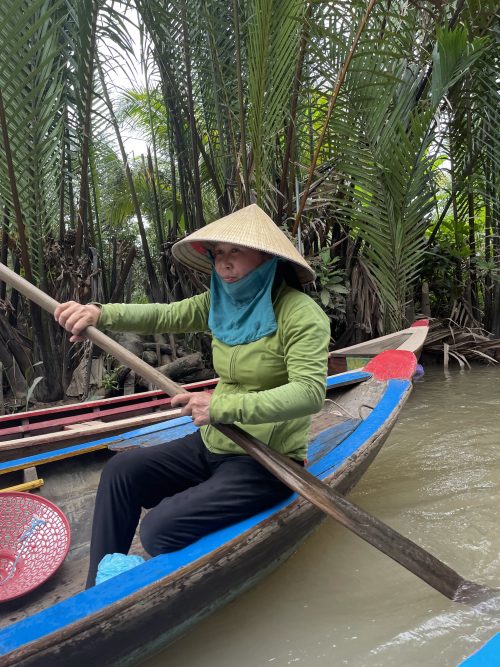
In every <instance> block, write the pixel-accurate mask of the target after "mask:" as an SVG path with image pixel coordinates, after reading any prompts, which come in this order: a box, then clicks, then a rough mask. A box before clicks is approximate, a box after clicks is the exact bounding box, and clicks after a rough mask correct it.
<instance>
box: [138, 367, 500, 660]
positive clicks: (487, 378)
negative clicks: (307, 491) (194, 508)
mask: <svg viewBox="0 0 500 667" xmlns="http://www.w3.org/2000/svg"><path fill="white" fill-rule="evenodd" d="M499 415H500V367H496V368H495V367H477V366H476V367H474V368H473V369H472V370H467V371H459V370H450V372H445V371H443V369H442V368H440V367H436V366H433V367H428V368H426V372H425V376H424V378H422V379H421V380H418V381H417V382H416V384H415V388H414V390H413V393H412V395H411V397H410V399H409V401H408V403H407V404H406V406H405V407H404V409H403V412H402V414H401V416H400V418H399V421H398V423H397V424H396V426H395V428H394V430H393V431H392V433H391V435H390V437H389V439H388V440H387V442H386V444H385V445H384V447H383V449H382V451H381V453H380V454H379V455H378V457H377V458H376V459H375V462H374V463H373V464H372V466H371V468H370V469H369V470H368V472H367V473H366V475H365V476H364V477H363V479H362V480H361V482H360V483H359V485H358V486H357V488H356V489H355V490H354V491H353V492H352V493H351V495H350V498H351V499H352V500H354V501H355V502H357V503H358V504H359V505H361V506H362V507H364V508H365V509H366V510H368V511H369V512H370V513H372V514H374V515H375V516H377V517H379V518H380V519H382V520H383V521H385V522H387V523H388V524H390V525H391V526H392V527H394V528H396V529H397V530H399V531H400V532H401V533H403V534H404V535H406V536H407V537H409V538H410V539H412V540H414V541H416V542H418V543H419V544H420V545H421V546H423V547H424V548H425V549H428V550H429V551H431V552H432V553H433V554H434V555H435V556H437V557H438V558H440V559H441V560H443V561H444V562H445V563H447V564H448V565H449V566H450V567H452V568H453V569H455V570H456V571H458V572H459V573H460V575H462V576H463V577H465V578H468V579H472V580H474V581H478V582H481V583H486V584H489V585H491V586H500V530H499V522H498V516H499V512H498V507H499V503H500V417H499ZM499 630H500V600H499V599H494V600H493V601H492V602H490V603H488V604H483V605H480V606H479V607H474V608H470V607H466V606H465V605H460V604H457V603H453V602H450V601H448V600H447V599H446V598H444V597H442V596H441V595H440V594H439V593H436V592H435V591H434V590H433V589H431V588H430V587H428V586H427V585H426V584H424V583H423V582H421V581H420V580H419V579H417V578H416V577H415V576H414V575H412V574H410V573H408V572H407V571H406V570H404V569H403V568H402V567H401V566H400V565H398V564H396V563H394V562H393V561H392V560H390V559H389V558H387V557H386V556H383V555H381V554H380V553H379V552H378V551H376V550H375V549H374V548H373V547H371V546H369V545H367V544H366V543H364V542H362V541H361V540H360V539H359V538H357V537H355V536H354V535H352V534H351V533H349V532H348V531H347V530H346V529H344V528H342V527H340V526H338V525H336V524H335V523H334V522H333V521H332V520H326V521H325V522H324V523H323V524H322V525H321V526H320V528H319V529H318V530H317V531H316V532H315V533H314V534H313V535H312V536H311V537H310V538H309V539H308V540H307V541H306V542H305V543H304V544H302V545H301V547H300V548H299V549H298V551H297V552H296V553H295V554H294V555H293V556H292V557H291V558H290V559H289V560H288V561H287V562H286V563H285V564H283V565H282V566H281V567H280V568H279V569H277V570H276V571H275V572H274V573H273V574H271V575H270V576H268V577H267V578H266V579H264V580H263V581H262V582H261V583H260V584H259V585H257V586H256V587H255V588H253V589H252V590H250V591H249V592H247V593H245V594H243V595H242V596H241V597H239V598H238V599H237V600H235V601H233V602H232V603H230V604H228V605H227V606H226V607H224V608H222V609H220V610H218V611H217V612H215V613H214V614H213V615H212V616H210V617H208V618H207V619H205V620H204V621H202V622H201V623H199V624H198V625H197V626H196V627H194V628H193V629H192V630H191V631H189V633H188V634H187V635H185V636H184V637H183V638H181V639H179V640H178V641H177V642H176V643H175V644H173V645H171V646H170V647H169V648H167V649H166V650H164V651H163V652H162V653H161V654H159V655H157V656H155V657H153V658H151V659H149V660H148V661H146V662H144V663H142V666H141V667H166V666H167V665H168V666H169V667H177V666H179V667H180V666H181V665H182V667H235V666H236V665H237V666H238V667H257V666H258V667H260V666H264V665H265V666H268V667H283V666H285V665H297V666H301V665H304V666H307V667H308V666H311V667H327V666H328V667H332V666H333V667H337V665H338V666H342V665H350V666H351V667H393V666H394V667H396V666H397V667H455V666H456V665H458V664H459V662H460V661H461V660H462V659H463V658H464V657H465V656H466V655H468V654H470V653H471V652H472V651H474V650H475V649H476V648H478V647H479V646H480V645H481V644H482V643H483V642H484V641H486V640H487V639H488V638H489V637H491V636H492V635H493V634H494V633H495V632H496V631H499ZM492 667H493V666H492Z"/></svg>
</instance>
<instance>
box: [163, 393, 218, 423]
mask: <svg viewBox="0 0 500 667" xmlns="http://www.w3.org/2000/svg"><path fill="white" fill-rule="evenodd" d="M211 400H212V394H209V393H208V391H197V392H194V393H193V394H177V396H174V397H173V398H172V403H171V405H172V407H173V408H175V407H178V406H183V407H182V410H181V415H182V416H186V415H191V416H192V417H193V424H194V425H195V426H205V425H206V424H210V401H211Z"/></svg>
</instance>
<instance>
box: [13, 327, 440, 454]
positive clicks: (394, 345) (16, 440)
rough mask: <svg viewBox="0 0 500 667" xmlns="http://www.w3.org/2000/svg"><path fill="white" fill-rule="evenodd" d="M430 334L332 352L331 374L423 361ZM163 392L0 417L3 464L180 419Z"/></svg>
mask: <svg viewBox="0 0 500 667" xmlns="http://www.w3.org/2000/svg"><path fill="white" fill-rule="evenodd" d="M427 332H428V321H427V320H420V321H418V322H416V323H415V324H414V325H412V326H411V327H409V328H408V329H403V330H402V331H398V332H396V333H392V334H388V335H387V336H381V337H380V338H376V339H375V340H372V341H367V342H366V343H359V344H358V345H352V346H350V347H346V348H343V349H341V350H334V351H333V352H331V353H330V358H329V363H328V372H329V374H331V375H333V374H336V373H341V372H345V371H347V370H355V369H357V368H362V367H363V366H365V365H366V364H367V363H368V362H369V360H370V359H372V358H373V357H374V356H375V355H376V354H378V353H379V352H382V351H384V350H396V349H400V350H408V351H410V352H413V353H414V354H415V355H416V357H417V358H418V357H419V355H420V352H421V350H422V346H423V344H424V341H425V337H426V335H427ZM216 382H217V379H214V380H206V381H203V382H195V383H191V384H187V385H185V388H186V389H188V390H189V391H200V390H210V389H212V388H213V387H214V386H215V384H216ZM169 405H170V398H169V397H168V396H166V394H165V393H164V392H162V391H147V392H143V393H139V394H130V395H128V396H117V397H115V398H106V399H100V400H94V401H84V402H81V403H76V404H71V405H63V406H57V407H51V408H46V409H43V410H33V411H30V412H22V413H17V414H13V415H6V416H4V417H0V461H6V460H9V459H12V458H19V457H21V456H27V455H29V453H32V454H36V453H41V452H46V451H51V450H53V449H55V448H60V447H64V446H69V445H72V444H75V443H82V442H89V441H92V440H95V439H96V438H100V437H101V438H104V437H106V436H108V435H112V434H118V433H123V432H124V431H128V430H130V429H133V428H139V427H141V426H146V425H148V424H154V423H157V422H160V421H164V420H165V419H172V418H174V417H176V416H178V414H179V412H178V411H176V410H171V409H169Z"/></svg>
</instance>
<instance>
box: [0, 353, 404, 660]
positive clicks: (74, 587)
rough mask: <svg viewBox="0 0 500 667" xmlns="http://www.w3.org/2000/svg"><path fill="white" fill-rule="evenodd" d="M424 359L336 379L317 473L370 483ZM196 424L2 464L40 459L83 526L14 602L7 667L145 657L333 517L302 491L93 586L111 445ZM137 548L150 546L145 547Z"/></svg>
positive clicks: (6, 639)
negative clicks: (97, 521)
mask: <svg viewBox="0 0 500 667" xmlns="http://www.w3.org/2000/svg"><path fill="white" fill-rule="evenodd" d="M415 366H416V359H415V357H414V355H413V354H411V353H410V352H402V351H399V352H384V353H383V354H381V355H379V356H378V357H376V358H375V359H373V360H372V361H370V362H369V364H368V365H367V367H366V368H365V369H364V370H363V371H352V372H349V373H344V374H342V375H340V376H334V377H330V378H328V383H327V398H326V401H325V404H324V407H323V409H322V410H321V411H320V412H319V413H318V414H317V415H315V416H314V418H313V423H312V429H311V440H310V446H309V454H308V469H309V471H310V472H311V473H312V474H314V475H315V476H316V477H317V478H318V479H320V480H322V481H323V482H325V483H327V484H328V485H330V486H331V487H334V488H335V489H336V490H338V491H340V492H342V493H346V492H347V491H349V490H350V489H351V488H352V487H353V486H354V485H355V484H356V483H357V482H358V480H359V479H360V478H361V476H362V475H363V473H364V472H365V470H366V469H367V468H368V466H369V465H370V463H371V462H372V461H373V459H374V457H375V456H376V454H377V453H378V451H379V450H380V448H381V446H382V444H383V442H384V441H385V439H386V438H387V436H388V434H389V432H390V430H391V428H392V426H393V424H394V422H395V420H396V418H397V416H398V414H399V412H400V410H401V408H402V406H403V404H404V403H405V401H406V399H407V398H408V396H409V393H410V391H411V388H412V382H411V377H412V374H413V372H414V370H415ZM194 429H195V427H194V426H193V424H192V422H191V420H190V419H189V418H186V417H183V418H180V419H174V420H171V421H169V422H166V423H163V424H155V425H152V426H148V427H146V428H143V429H140V430H137V431H132V432H130V433H126V434H122V435H120V436H117V437H113V438H106V439H105V440H103V441H96V442H94V443H93V445H92V446H90V443H87V444H83V445H75V446H73V447H70V448H66V450H64V449H61V450H58V451H56V452H52V453H49V454H38V455H35V456H32V457H26V458H24V459H17V460H15V461H10V462H4V463H2V464H0V474H1V475H2V476H3V480H4V482H8V483H10V484H14V483H15V482H16V481H18V480H19V478H20V475H21V474H22V471H23V470H25V469H28V468H34V467H36V468H37V470H38V471H39V472H40V474H41V475H43V477H44V479H45V485H44V486H43V487H42V489H43V494H44V496H45V497H47V498H49V499H50V500H52V501H53V502H55V503H56V504H57V505H58V506H59V507H60V508H61V509H62V510H63V511H64V512H65V514H66V515H67V516H68V518H69V521H70V524H71V528H72V533H73V535H74V539H73V545H72V548H71V550H70V554H69V556H68V558H67V560H66V562H65V563H64V564H63V565H62V566H61V568H60V569H59V570H58V571H57V573H56V574H55V575H54V576H53V577H52V578H51V579H50V580H49V581H47V582H46V583H45V584H43V585H42V586H41V587H40V588H38V589H37V590H35V591H33V592H32V593H30V594H29V595H27V596H26V597H24V598H21V599H19V600H18V601H15V600H13V601H11V602H8V603H5V604H4V605H2V608H1V609H0V611H1V618H0V626H1V627H2V629H1V630H0V655H1V656H2V660H1V664H2V665H3V666H5V667H11V666H14V665H16V666H19V667H20V666H25V667H28V666H31V667H33V666H35V665H40V666H41V665H44V666H45V665H51V667H57V666H58V665H67V664H72V665H74V666H77V665H84V664H85V665H87V664H88V663H89V662H90V661H92V660H93V661H94V662H95V663H96V664H99V665H102V666H104V665H114V664H126V663H128V664H133V662H134V660H137V659H138V657H139V656H140V657H141V658H144V657H145V656H146V655H147V654H148V653H150V652H154V651H156V650H158V649H159V648H160V647H161V646H163V645H166V644H167V643H169V642H170V641H172V640H173V639H174V638H175V637H176V636H178V635H179V634H180V633H182V632H184V631H185V630H186V629H187V628H188V627H189V625H190V624H192V623H194V622H196V621H197V620H198V619H199V618H201V617H202V616H204V615H206V614H207V613H209V612H210V611H212V610H213V609H214V608H215V607H217V606H219V605H221V604H223V603H224V602H226V601H228V600H230V599H231V598H233V597H235V596H236V595H238V594H239V593H240V592H241V591H243V590H245V589H246V588H248V587H250V586H251V585H252V584H254V583H255V582H256V581H257V580H258V579H259V578H260V577H262V576H264V575H265V574H266V573H267V572H269V571H270V570H271V569H273V568H274V567H276V566H277V565H278V564H279V563H280V562H281V561H283V560H284V559H285V558H286V557H287V556H289V555H290V554H291V553H292V552H293V551H294V550H295V549H296V547H297V545H298V543H299V542H301V541H302V540H303V539H304V538H305V537H306V536H307V535H308V534H309V533H310V532H311V531H312V530H313V528H314V527H315V526H316V525H317V524H318V523H319V522H320V521H321V519H322V517H323V515H322V514H321V512H319V510H317V509H316V508H315V507H314V506H312V505H311V504H310V503H309V502H307V501H306V500H304V499H303V498H300V497H297V496H295V495H294V496H292V497H291V498H290V499H288V500H287V501H285V502H283V503H281V504H280V505H278V506H276V507H273V508H271V509H270V510H267V511H265V512H262V513H260V514H258V515H256V516H254V517H251V518H250V519H247V520H245V521H242V522H240V523H237V524H234V525H233V526H230V527H228V528H225V529H223V530H220V531H218V532H216V533H213V534H211V535H209V536H207V537H204V538H202V539H201V540H199V541H198V542H196V543H194V544H192V545H190V546H189V547H186V548H185V549H182V550H180V551H178V552H175V553H171V554H164V555H161V556H157V557H155V558H151V559H149V560H147V561H146V562H144V563H143V564H141V565H139V566H138V567H136V568H134V569H133V570H129V571H128V572H126V573H124V574H121V575H118V576H117V577H114V578H113V579H110V580H108V581H105V582H104V583H102V584H99V585H98V586H95V587H94V588H91V589H89V590H87V591H82V587H83V580H84V576H85V572H86V555H85V554H86V552H87V548H88V541H89V531H90V515H91V512H92V507H93V500H94V493H95V488H96V484H97V480H98V477H99V473H100V469H101V467H102V464H103V463H104V462H105V461H106V460H107V459H108V458H109V457H110V456H111V455H112V454H111V453H110V449H115V450H117V449H120V448H125V447H133V446H154V444H155V443H157V442H164V441H165V440H168V439H174V438H177V437H179V436H181V435H183V434H185V433H188V432H191V431H192V430H194ZM67 450H71V451H67ZM115 455H118V456H119V454H115ZM2 486H6V484H2ZM132 551H135V552H139V545H137V544H135V545H134V546H133V549H132ZM139 553H140V552H139Z"/></svg>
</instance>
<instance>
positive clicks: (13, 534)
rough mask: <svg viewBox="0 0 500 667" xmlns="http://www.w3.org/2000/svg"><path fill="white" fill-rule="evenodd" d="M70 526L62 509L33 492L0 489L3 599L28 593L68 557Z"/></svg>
mask: <svg viewBox="0 0 500 667" xmlns="http://www.w3.org/2000/svg"><path fill="white" fill-rule="evenodd" d="M70 540H71V529H70V526H69V523H68V520H67V518H66V517H65V515H64V514H63V513H62V511H61V510H60V509H59V508H58V507H57V506H56V505H54V503H51V502H50V500H46V499H45V498H42V497H40V496H34V495H31V494H30V493H19V492H8V493H0V602H5V601H6V600H12V599H13V598H17V597H19V596H21V595H25V594H26V593H29V592H30V591H32V590H33V589H34V588H36V587H37V586H40V584H42V583H43V582H44V581H46V580H47V579H48V578H49V577H50V576H51V575H52V574H54V572H55V571H56V570H57V568H58V567H59V566H60V565H61V563H62V562H63V561H64V559H65V558H66V555H67V553H68V550H69V545H70Z"/></svg>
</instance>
